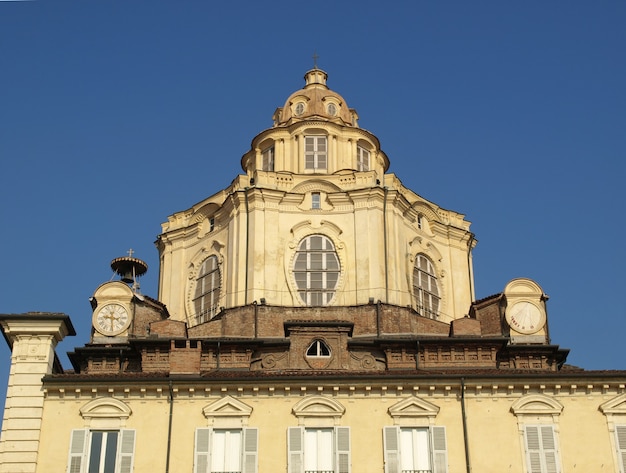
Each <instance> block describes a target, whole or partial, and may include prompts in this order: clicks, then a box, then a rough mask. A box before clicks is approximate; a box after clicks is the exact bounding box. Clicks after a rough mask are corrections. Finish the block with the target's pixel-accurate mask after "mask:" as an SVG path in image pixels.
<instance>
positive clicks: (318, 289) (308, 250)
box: [293, 235, 340, 306]
mask: <svg viewBox="0 0 626 473" xmlns="http://www.w3.org/2000/svg"><path fill="white" fill-rule="evenodd" d="M339 272H340V268H339V258H338V257H337V252H336V251H335V246H334V245H333V242H332V241H330V240H329V239H328V238H326V237H325V236H323V235H311V236H309V237H306V238H305V239H304V240H302V241H301V242H300V245H299V246H298V251H297V252H296V256H295V258H294V265H293V274H294V277H295V280H296V285H297V286H298V294H300V297H301V298H302V300H303V301H304V302H305V303H306V305H311V306H319V305H327V304H328V303H329V302H330V301H331V300H332V298H333V297H334V295H335V289H336V287H337V283H338V281H339Z"/></svg>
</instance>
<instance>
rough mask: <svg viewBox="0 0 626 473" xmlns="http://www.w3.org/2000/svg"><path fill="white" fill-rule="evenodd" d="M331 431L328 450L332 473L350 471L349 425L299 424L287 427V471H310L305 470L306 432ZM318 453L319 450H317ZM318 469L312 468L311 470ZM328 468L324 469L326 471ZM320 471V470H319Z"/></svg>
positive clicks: (290, 472)
mask: <svg viewBox="0 0 626 473" xmlns="http://www.w3.org/2000/svg"><path fill="white" fill-rule="evenodd" d="M320 430H325V431H332V435H333V439H332V446H333V451H332V452H330V455H331V459H332V462H333V469H332V471H333V472H334V473H350V471H351V460H352V459H351V452H350V427H339V426H335V427H321V426H320V427H315V426H300V427H289V428H288V429H287V452H288V456H287V463H288V464H287V472H288V473H312V471H310V470H305V453H306V452H305V450H306V440H305V435H306V432H307V431H308V432H313V431H320ZM318 453H319V451H318ZM315 471H319V470H313V472H315ZM327 471H328V470H324V473H326V472H327ZM320 473H321V472H320Z"/></svg>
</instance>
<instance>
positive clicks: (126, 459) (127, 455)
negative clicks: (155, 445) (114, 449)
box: [117, 429, 135, 473]
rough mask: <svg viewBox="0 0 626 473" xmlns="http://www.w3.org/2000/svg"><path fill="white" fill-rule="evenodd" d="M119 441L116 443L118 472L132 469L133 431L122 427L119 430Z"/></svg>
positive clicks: (124, 472) (121, 472)
mask: <svg viewBox="0 0 626 473" xmlns="http://www.w3.org/2000/svg"><path fill="white" fill-rule="evenodd" d="M120 437H121V439H120V443H119V445H118V455H117V458H118V462H119V472H120V473H131V472H132V471H133V457H134V454H135V431H134V430H129V429H124V430H121V431H120Z"/></svg>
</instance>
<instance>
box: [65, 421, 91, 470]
mask: <svg viewBox="0 0 626 473" xmlns="http://www.w3.org/2000/svg"><path fill="white" fill-rule="evenodd" d="M88 433H89V431H88V430H86V429H77V430H72V436H71V437H70V453H69V458H68V461H67V473H82V471H83V463H85V451H86V446H87V437H89V436H88V435H87V434H88Z"/></svg>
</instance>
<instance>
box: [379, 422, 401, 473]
mask: <svg viewBox="0 0 626 473" xmlns="http://www.w3.org/2000/svg"><path fill="white" fill-rule="evenodd" d="M399 437H400V429H399V428H398V427H385V428H384V429H383V446H384V447H383V448H384V461H385V473H400V439H399Z"/></svg>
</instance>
